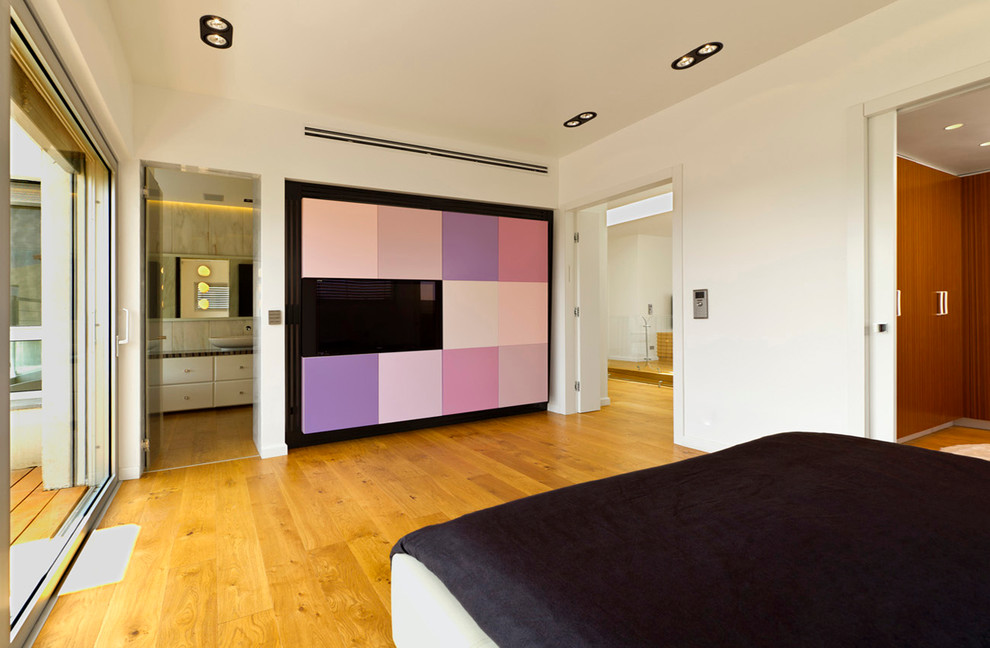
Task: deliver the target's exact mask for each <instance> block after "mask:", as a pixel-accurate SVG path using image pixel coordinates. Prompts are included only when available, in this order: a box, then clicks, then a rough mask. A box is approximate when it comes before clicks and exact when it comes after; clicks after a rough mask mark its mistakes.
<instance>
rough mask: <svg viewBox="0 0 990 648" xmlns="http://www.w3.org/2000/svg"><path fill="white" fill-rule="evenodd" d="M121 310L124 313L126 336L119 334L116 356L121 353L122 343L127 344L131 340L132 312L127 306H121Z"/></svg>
mask: <svg viewBox="0 0 990 648" xmlns="http://www.w3.org/2000/svg"><path fill="white" fill-rule="evenodd" d="M120 311H121V312H122V313H123V314H124V337H120V335H119V334H118V335H117V348H116V349H115V353H114V355H115V356H119V355H120V345H121V344H127V343H128V342H130V341H131V312H130V311H129V310H127V309H126V308H121V309H120Z"/></svg>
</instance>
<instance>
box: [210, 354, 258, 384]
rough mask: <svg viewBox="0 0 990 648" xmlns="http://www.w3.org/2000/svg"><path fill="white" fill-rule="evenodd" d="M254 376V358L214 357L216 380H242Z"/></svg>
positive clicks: (244, 355) (248, 355)
mask: <svg viewBox="0 0 990 648" xmlns="http://www.w3.org/2000/svg"><path fill="white" fill-rule="evenodd" d="M253 376H254V356H253V355H250V354H246V353H245V354H238V355H223V356H217V357H216V369H215V371H214V379H216V380H243V379H245V378H248V379H250V378H252V377H253Z"/></svg>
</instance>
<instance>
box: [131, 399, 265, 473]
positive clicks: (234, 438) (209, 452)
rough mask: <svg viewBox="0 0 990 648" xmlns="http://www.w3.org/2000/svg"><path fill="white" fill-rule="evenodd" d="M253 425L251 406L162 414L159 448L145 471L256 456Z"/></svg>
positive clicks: (252, 409) (252, 408)
mask: <svg viewBox="0 0 990 648" xmlns="http://www.w3.org/2000/svg"><path fill="white" fill-rule="evenodd" d="M253 425H254V407H252V406H251V405H245V406H243V407H220V408H217V409H205V410H194V411H191V412H173V413H171V414H166V415H165V417H164V423H163V425H162V438H161V444H160V446H159V447H160V451H159V452H157V453H153V454H152V457H151V461H150V463H149V465H148V470H167V469H170V468H181V467H183V466H196V465H199V464H204V463H211V462H214V461H226V460H228V459H240V458H242V457H257V456H258V450H257V448H255V446H254V440H253V438H252V436H253ZM153 446H154V444H153Z"/></svg>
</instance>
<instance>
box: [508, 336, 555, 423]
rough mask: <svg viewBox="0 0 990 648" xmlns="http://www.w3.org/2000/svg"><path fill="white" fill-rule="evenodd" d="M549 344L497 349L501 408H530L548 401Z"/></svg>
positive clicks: (521, 345)
mask: <svg viewBox="0 0 990 648" xmlns="http://www.w3.org/2000/svg"><path fill="white" fill-rule="evenodd" d="M548 349H549V346H548V345H546V344H520V345H516V346H503V347H499V348H498V406H499V407H511V406H512V405H528V404H529V403H543V402H545V401H546V400H547V376H548V369H547V364H548V361H547V351H548Z"/></svg>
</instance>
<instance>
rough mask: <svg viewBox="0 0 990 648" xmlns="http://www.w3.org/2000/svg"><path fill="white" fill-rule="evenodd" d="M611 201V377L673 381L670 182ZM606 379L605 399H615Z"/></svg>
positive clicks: (662, 382)
mask: <svg viewBox="0 0 990 648" xmlns="http://www.w3.org/2000/svg"><path fill="white" fill-rule="evenodd" d="M649 193H650V194H652V195H648V196H645V197H643V196H634V197H632V198H627V199H625V200H622V201H619V202H618V204H610V205H609V206H608V208H607V209H606V211H605V225H606V231H607V234H606V235H607V238H608V246H607V255H606V256H607V258H606V260H605V266H606V273H607V289H608V300H607V302H606V307H607V309H608V337H607V340H608V342H607V346H606V353H607V356H606V362H607V365H606V366H607V369H608V379H609V381H627V382H639V383H644V384H650V385H657V386H660V387H665V388H672V387H673V384H674V337H673V336H674V328H673V308H674V289H673V277H672V268H673V239H672V236H673V234H672V229H673V217H672V212H673V209H674V194H673V189H672V188H671V187H670V186H665V187H659V188H657V189H655V190H651V191H650V192H649ZM613 385H614V383H612V382H610V383H609V400H610V401H614V400H615V398H616V395H615V394H614V393H613V392H614V390H613V389H612V386H613Z"/></svg>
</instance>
